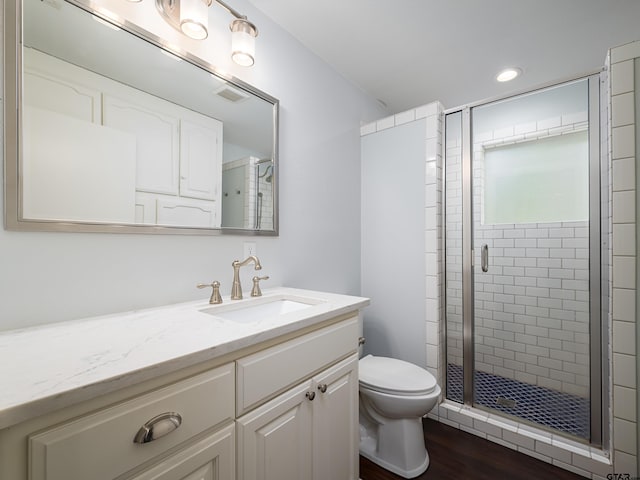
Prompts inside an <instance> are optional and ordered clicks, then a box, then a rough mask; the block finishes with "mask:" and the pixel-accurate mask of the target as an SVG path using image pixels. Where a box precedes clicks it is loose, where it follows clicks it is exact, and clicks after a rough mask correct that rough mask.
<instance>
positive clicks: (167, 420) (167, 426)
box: [133, 412, 182, 443]
mask: <svg viewBox="0 0 640 480" xmlns="http://www.w3.org/2000/svg"><path fill="white" fill-rule="evenodd" d="M181 424H182V416H180V414H179V413H175V412H167V413H161V414H160V415H158V416H156V417H153V418H152V419H151V420H149V421H148V422H147V423H145V424H144V425H143V426H142V427H140V430H138V433H136V436H135V437H134V439H133V442H134V443H149V442H153V441H154V440H157V439H158V438H161V437H164V436H165V435H169V434H170V433H171V432H173V431H174V430H176V429H177V428H178V427H179V426H180V425H181Z"/></svg>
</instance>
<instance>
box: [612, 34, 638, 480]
mask: <svg viewBox="0 0 640 480" xmlns="http://www.w3.org/2000/svg"><path fill="white" fill-rule="evenodd" d="M639 58H640V42H634V43H630V44H627V45H623V46H621V47H618V48H614V49H612V50H611V51H610V54H609V62H608V65H607V67H608V70H609V72H610V83H609V88H610V94H611V103H610V108H611V111H610V135H611V150H610V152H609V153H610V158H611V163H612V172H613V173H612V190H613V194H612V206H611V210H612V224H613V229H612V234H613V238H612V246H613V252H612V255H613V256H612V265H613V267H612V270H611V280H612V285H611V287H612V302H611V329H612V343H611V351H612V355H611V356H612V363H613V366H612V373H613V375H612V377H613V378H612V393H613V401H612V407H613V408H612V417H613V418H612V428H613V433H612V440H613V447H612V450H613V452H612V456H613V465H614V471H615V472H616V473H628V474H629V475H631V476H632V477H634V476H637V475H638V474H639V473H640V472H638V425H637V422H638V419H637V401H638V393H637V392H638V388H637V387H638V386H637V378H638V377H637V371H636V366H637V354H638V346H637V345H636V341H635V339H636V338H637V337H636V335H637V333H636V329H637V328H638V325H637V312H636V295H637V292H636V289H637V286H636V264H637V263H636V260H637V259H636V256H637V251H636V249H637V239H636V215H637V212H636V211H635V205H636V195H637V186H636V181H635V179H636V170H635V165H636V161H637V159H636V158H635V155H636V143H635V142H636V141H637V139H636V138H635V129H636V124H635V122H636V121H637V118H638V113H639V112H636V111H635V105H637V103H636V95H639V94H640V92H637V91H635V85H637V84H638V82H637V80H638V79H636V78H635V75H634V63H640V60H639ZM636 71H637V70H636Z"/></svg>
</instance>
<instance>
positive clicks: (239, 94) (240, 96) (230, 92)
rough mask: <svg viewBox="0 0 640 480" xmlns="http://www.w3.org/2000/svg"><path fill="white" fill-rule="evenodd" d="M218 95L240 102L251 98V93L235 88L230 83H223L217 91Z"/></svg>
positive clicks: (230, 100)
mask: <svg viewBox="0 0 640 480" xmlns="http://www.w3.org/2000/svg"><path fill="white" fill-rule="evenodd" d="M215 93H216V95H218V96H220V97H222V98H224V99H225V100H228V101H229V102H233V103H238V102H242V101H243V100H246V99H247V98H249V95H248V94H247V93H246V92H243V91H242V90H239V89H237V88H233V87H231V86H229V85H223V86H222V87H220V88H219V89H217V90H216V91H215Z"/></svg>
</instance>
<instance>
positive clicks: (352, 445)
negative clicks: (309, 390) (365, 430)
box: [313, 355, 359, 480]
mask: <svg viewBox="0 0 640 480" xmlns="http://www.w3.org/2000/svg"><path fill="white" fill-rule="evenodd" d="M313 387H314V390H315V392H316V398H315V401H314V402H313V408H314V411H313V446H314V447H313V478H314V479H315V480H326V479H329V478H330V479H331V480H357V479H358V475H359V463H358V462H359V459H358V449H359V439H358V428H359V427H358V356H357V355H352V356H350V357H349V358H347V359H345V360H343V361H342V362H340V363H338V364H336V365H334V366H333V367H331V368H329V369H327V370H325V371H324V372H322V373H321V374H319V375H317V376H316V377H314V379H313Z"/></svg>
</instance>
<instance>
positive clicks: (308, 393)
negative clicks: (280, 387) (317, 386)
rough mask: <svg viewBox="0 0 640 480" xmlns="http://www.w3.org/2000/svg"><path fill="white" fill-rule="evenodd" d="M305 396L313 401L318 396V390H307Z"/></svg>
mask: <svg viewBox="0 0 640 480" xmlns="http://www.w3.org/2000/svg"><path fill="white" fill-rule="evenodd" d="M305 397H307V398H308V399H309V400H311V401H312V402H313V399H314V398H316V392H307V394H306V395H305Z"/></svg>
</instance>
